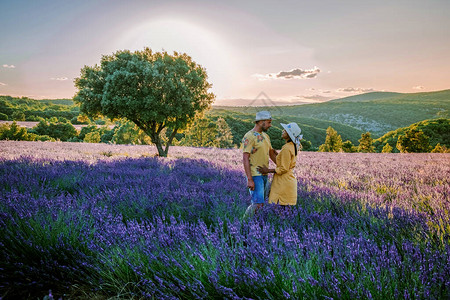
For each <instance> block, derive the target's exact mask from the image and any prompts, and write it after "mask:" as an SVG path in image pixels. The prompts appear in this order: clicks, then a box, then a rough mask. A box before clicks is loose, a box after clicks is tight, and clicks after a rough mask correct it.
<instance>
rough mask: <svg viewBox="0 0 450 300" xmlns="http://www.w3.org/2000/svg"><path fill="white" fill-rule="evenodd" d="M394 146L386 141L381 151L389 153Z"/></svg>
mask: <svg viewBox="0 0 450 300" xmlns="http://www.w3.org/2000/svg"><path fill="white" fill-rule="evenodd" d="M393 149H394V148H392V147H391V145H389V144H388V143H386V144H385V145H384V147H383V150H382V151H381V152H382V153H391V152H392V150H393Z"/></svg>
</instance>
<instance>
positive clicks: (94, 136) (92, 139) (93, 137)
mask: <svg viewBox="0 0 450 300" xmlns="http://www.w3.org/2000/svg"><path fill="white" fill-rule="evenodd" d="M100 140H101V138H100V133H99V132H98V131H93V132H89V133H88V134H86V136H85V137H84V139H83V141H84V142H86V143H100Z"/></svg>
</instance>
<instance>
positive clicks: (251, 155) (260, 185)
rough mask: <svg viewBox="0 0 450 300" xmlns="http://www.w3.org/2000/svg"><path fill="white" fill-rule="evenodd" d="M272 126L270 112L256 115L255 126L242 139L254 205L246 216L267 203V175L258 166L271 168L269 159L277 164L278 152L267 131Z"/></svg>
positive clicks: (245, 165)
mask: <svg viewBox="0 0 450 300" xmlns="http://www.w3.org/2000/svg"><path fill="white" fill-rule="evenodd" d="M271 126H272V116H271V115H270V112H268V111H260V112H258V113H256V118H255V126H254V127H253V129H252V130H250V131H249V132H247V133H246V134H245V135H244V138H243V139H242V144H243V152H244V153H243V164H244V170H245V175H246V176H247V187H248V189H249V191H250V194H251V195H252V205H250V206H249V207H248V208H247V211H246V212H245V214H246V215H248V214H249V213H253V212H254V210H255V209H259V208H260V207H261V206H262V205H263V204H264V202H265V195H266V193H267V191H266V186H267V174H266V175H263V174H261V173H260V172H259V171H258V170H257V167H258V166H267V167H268V166H269V157H270V159H271V160H272V161H273V162H275V161H276V157H277V152H276V151H275V150H274V149H273V148H272V145H271V143H270V138H269V136H268V135H267V133H266V131H267V130H268V129H269V128H270V127H271Z"/></svg>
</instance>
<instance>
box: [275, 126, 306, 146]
mask: <svg viewBox="0 0 450 300" xmlns="http://www.w3.org/2000/svg"><path fill="white" fill-rule="evenodd" d="M280 124H281V126H283V128H284V130H286V132H287V134H288V135H289V137H290V138H291V140H292V141H293V142H294V143H296V144H297V145H298V146H299V147H300V140H301V139H302V138H303V134H300V133H302V130H301V129H300V127H298V125H297V123H289V124H283V123H280Z"/></svg>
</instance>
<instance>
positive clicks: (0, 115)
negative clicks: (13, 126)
mask: <svg viewBox="0 0 450 300" xmlns="http://www.w3.org/2000/svg"><path fill="white" fill-rule="evenodd" d="M0 120H2V121H8V115H7V114H4V113H0Z"/></svg>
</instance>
